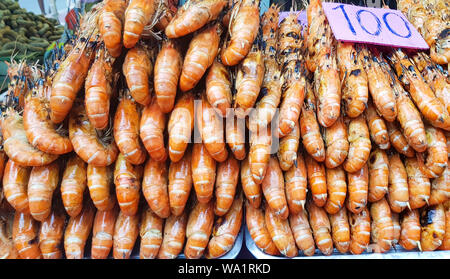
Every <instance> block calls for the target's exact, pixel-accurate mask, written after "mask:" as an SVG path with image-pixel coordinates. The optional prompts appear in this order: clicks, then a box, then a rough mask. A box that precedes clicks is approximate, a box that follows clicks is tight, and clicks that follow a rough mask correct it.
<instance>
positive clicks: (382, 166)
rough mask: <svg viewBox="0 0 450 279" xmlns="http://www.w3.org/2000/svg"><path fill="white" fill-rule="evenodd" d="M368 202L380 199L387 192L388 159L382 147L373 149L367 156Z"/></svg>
mask: <svg viewBox="0 0 450 279" xmlns="http://www.w3.org/2000/svg"><path fill="white" fill-rule="evenodd" d="M367 164H368V166H369V196H368V197H369V202H375V201H378V200H380V199H381V198H382V197H384V195H385V194H386V193H387V192H388V185H389V159H388V156H387V155H386V152H384V150H382V149H375V150H373V151H372V153H371V154H370V156H369V160H368V163H367Z"/></svg>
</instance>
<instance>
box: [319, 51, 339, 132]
mask: <svg viewBox="0 0 450 279" xmlns="http://www.w3.org/2000/svg"><path fill="white" fill-rule="evenodd" d="M314 94H315V95H316V97H317V120H318V121H319V123H320V125H322V126H323V127H330V126H331V125H333V123H334V122H336V120H337V119H338V117H339V115H340V110H341V83H340V80H339V73H338V69H337V65H336V58H335V56H334V54H333V52H331V53H327V54H325V55H324V56H323V57H321V58H320V60H319V64H318V67H317V69H316V71H315V72H314Z"/></svg>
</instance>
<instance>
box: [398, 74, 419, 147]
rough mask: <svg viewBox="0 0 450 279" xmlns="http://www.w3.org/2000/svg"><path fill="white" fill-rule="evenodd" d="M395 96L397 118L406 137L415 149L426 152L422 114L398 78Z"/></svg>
mask: <svg viewBox="0 0 450 279" xmlns="http://www.w3.org/2000/svg"><path fill="white" fill-rule="evenodd" d="M394 96H395V101H396V103H397V120H398V122H399V124H400V126H401V128H402V130H403V135H404V137H405V138H406V140H407V141H408V144H409V145H410V146H411V147H412V148H414V150H415V151H417V152H424V151H425V149H426V148H427V146H426V135H425V127H424V123H423V121H422V116H421V114H420V112H419V111H418V110H417V108H416V106H415V105H414V103H413V102H412V100H411V98H410V97H409V95H408V93H407V92H406V91H405V90H404V89H403V88H402V86H401V85H400V83H399V81H398V80H397V79H395V80H394Z"/></svg>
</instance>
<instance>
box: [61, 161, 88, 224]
mask: <svg viewBox="0 0 450 279" xmlns="http://www.w3.org/2000/svg"><path fill="white" fill-rule="evenodd" d="M86 180H87V166H86V163H85V162H84V161H83V160H82V159H81V158H80V157H78V156H77V155H76V154H74V155H73V156H72V157H70V158H69V160H68V161H67V164H66V168H65V169H64V173H63V177H62V180H61V197H62V201H63V204H64V208H65V210H66V212H67V214H69V216H72V217H75V216H77V215H78V214H79V213H80V212H81V209H82V208H83V195H84V190H85V189H86V185H87V181H86Z"/></svg>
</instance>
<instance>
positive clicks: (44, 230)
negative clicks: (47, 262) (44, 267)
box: [39, 201, 66, 259]
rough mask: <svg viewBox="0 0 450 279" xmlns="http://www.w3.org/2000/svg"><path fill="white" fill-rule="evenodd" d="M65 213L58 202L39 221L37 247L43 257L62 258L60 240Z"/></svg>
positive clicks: (61, 239) (64, 222)
mask: <svg viewBox="0 0 450 279" xmlns="http://www.w3.org/2000/svg"><path fill="white" fill-rule="evenodd" d="M65 224H66V215H65V214H64V210H63V209H62V206H61V204H60V201H59V202H58V203H57V204H56V208H54V209H53V210H52V212H51V213H50V215H49V216H48V217H47V218H45V219H44V220H43V221H42V222H41V227H40V229H39V249H40V250H41V253H42V257H43V258H44V259H61V258H62V249H61V248H62V247H61V246H62V245H61V244H62V241H63V235H64V226H65Z"/></svg>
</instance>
